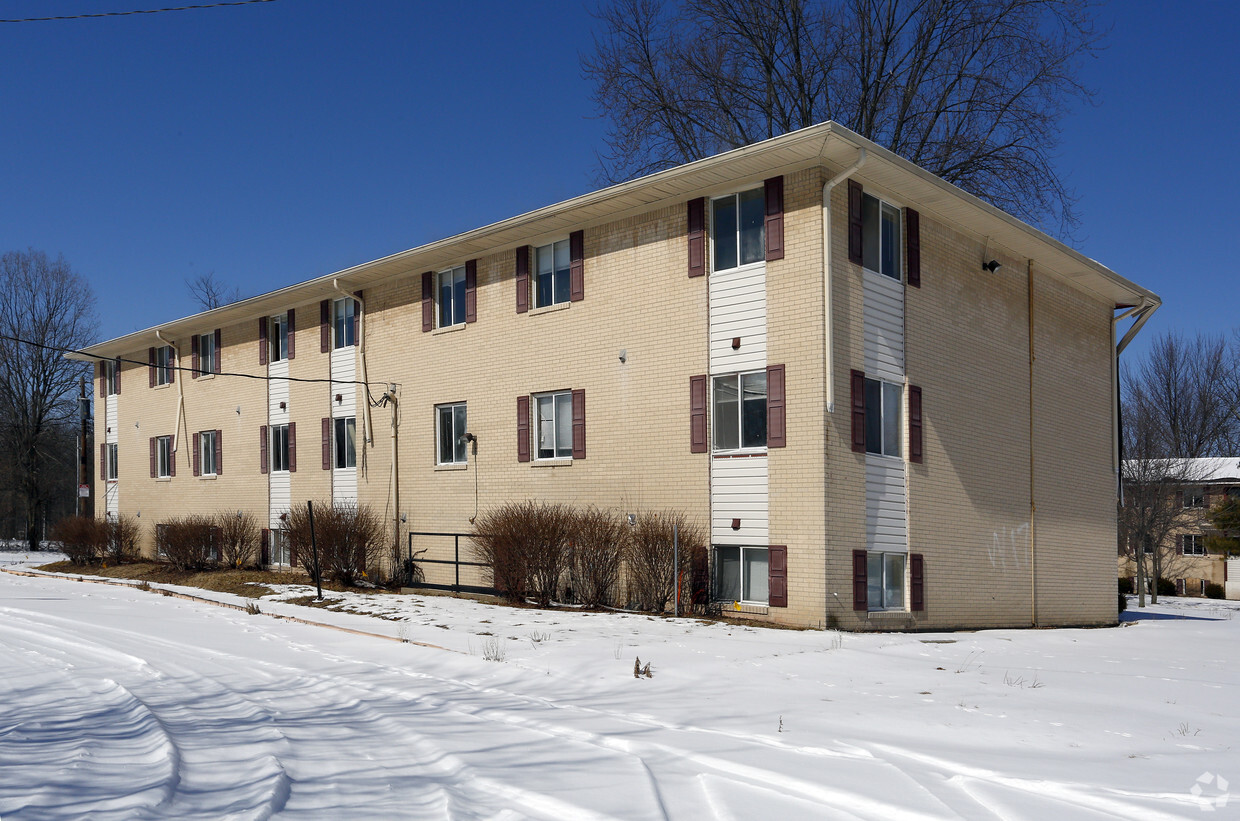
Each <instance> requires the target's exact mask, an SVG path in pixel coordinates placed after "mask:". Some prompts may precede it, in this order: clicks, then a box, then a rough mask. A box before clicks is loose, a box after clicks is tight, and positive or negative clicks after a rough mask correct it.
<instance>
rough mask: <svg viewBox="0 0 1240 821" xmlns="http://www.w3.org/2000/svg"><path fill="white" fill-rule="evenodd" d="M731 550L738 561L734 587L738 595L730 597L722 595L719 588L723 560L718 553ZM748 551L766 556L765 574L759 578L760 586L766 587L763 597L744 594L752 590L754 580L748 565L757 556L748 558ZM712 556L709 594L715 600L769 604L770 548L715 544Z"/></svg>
mask: <svg viewBox="0 0 1240 821" xmlns="http://www.w3.org/2000/svg"><path fill="white" fill-rule="evenodd" d="M733 550H735V551H736V552H737V553H736V561H737V562H738V571H737V580H736V589H737V593H739V596H737V597H736V598H732V597H730V596H729V597H724V596H722V593H723V591H721V590H720V589H719V588H720V574H721V572H722V570H723V560H722V559H721V558H720V553H721V551H733ZM748 553H754V554H757V553H761V554H763V555H764V556H765V558H766V562H765V567H766V568H767V570H766V575H765V576H763V577H762V580H761V584H762V586H763V587H765V588H766V597H765V598H759V597H756V596H747V595H746V594H747V593H753V592H754V590H753V581H754V580H753V578H752V574H751V573H750V566H751V564H752V563H753V562H754V560H756V559H757V556H754V557H753V559H750V558H749V557H748V556H747V555H746V554H748ZM712 558H713V559H714V567H715V572H714V578H713V579H712V583H711V596H712V597H713V598H714V600H715V601H732V602H740V603H741V604H752V605H769V604H770V601H771V591H770V572H771V571H770V567H771V550H770V548H769V547H763V546H760V545H715V546H714V556H713V557H712Z"/></svg>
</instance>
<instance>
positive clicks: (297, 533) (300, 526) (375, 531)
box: [288, 502, 390, 586]
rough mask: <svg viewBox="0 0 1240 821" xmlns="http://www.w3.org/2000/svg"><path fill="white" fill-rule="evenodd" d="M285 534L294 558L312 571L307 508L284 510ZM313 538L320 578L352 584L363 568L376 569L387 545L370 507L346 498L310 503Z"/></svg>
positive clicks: (363, 572) (379, 524) (363, 573)
mask: <svg viewBox="0 0 1240 821" xmlns="http://www.w3.org/2000/svg"><path fill="white" fill-rule="evenodd" d="M288 536H289V543H290V544H291V545H292V548H293V552H294V554H295V555H296V556H297V560H298V561H299V562H300V563H301V564H302V566H304V567H305V568H306V569H307V570H308V571H310V576H311V578H313V577H314V575H315V568H314V546H313V545H312V544H311V542H310V515H309V511H308V510H307V509H306V508H304V507H300V506H294V507H293V509H292V510H290V511H289V514H288ZM314 541H315V542H316V543H317V546H318V554H319V567H320V568H321V569H322V577H323V579H330V580H332V581H336V582H339V583H340V584H344V585H350V586H351V585H355V584H357V583H358V582H359V581H360V580H361V579H362V578H363V577H364V576H366V575H367V570H368V569H370V570H376V569H377V568H378V567H379V562H380V561H381V560H382V559H383V557H384V554H385V553H386V552H387V550H388V548H389V547H390V545H389V543H388V537H387V535H386V533H385V528H384V524H383V521H382V520H381V519H380V518H379V514H377V513H375V511H374V508H372V507H370V506H369V505H358V504H352V503H348V502H344V503H339V504H332V503H330V502H316V503H315V505H314Z"/></svg>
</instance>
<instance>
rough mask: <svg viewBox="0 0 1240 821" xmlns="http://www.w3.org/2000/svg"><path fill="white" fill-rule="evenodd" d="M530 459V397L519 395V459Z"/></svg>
mask: <svg viewBox="0 0 1240 821" xmlns="http://www.w3.org/2000/svg"><path fill="white" fill-rule="evenodd" d="M529 460H530V398H529V397H528V396H518V397H517V461H518V462H528V461H529Z"/></svg>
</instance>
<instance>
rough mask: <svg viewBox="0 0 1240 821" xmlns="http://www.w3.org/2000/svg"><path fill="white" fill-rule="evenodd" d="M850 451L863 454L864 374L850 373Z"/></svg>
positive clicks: (859, 372)
mask: <svg viewBox="0 0 1240 821" xmlns="http://www.w3.org/2000/svg"><path fill="white" fill-rule="evenodd" d="M850 383H851V386H852V390H851V394H852V397H851V401H850V402H849V405H850V406H851V408H852V449H853V450H854V451H856V452H857V453H865V373H863V372H862V371H852V376H851V379H850Z"/></svg>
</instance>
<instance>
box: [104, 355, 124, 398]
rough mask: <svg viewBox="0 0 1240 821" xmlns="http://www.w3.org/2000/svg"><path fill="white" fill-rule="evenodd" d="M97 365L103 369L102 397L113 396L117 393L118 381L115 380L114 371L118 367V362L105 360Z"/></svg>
mask: <svg viewBox="0 0 1240 821" xmlns="http://www.w3.org/2000/svg"><path fill="white" fill-rule="evenodd" d="M99 365H100V367H102V368H103V395H104V396H113V395H114V394H116V393H118V391H117V385H118V383H119V380H118V379H117V378H116V371H117V369H118V368H119V367H120V362H117V361H115V360H108V359H105V360H103V361H102V362H100V363H99Z"/></svg>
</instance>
